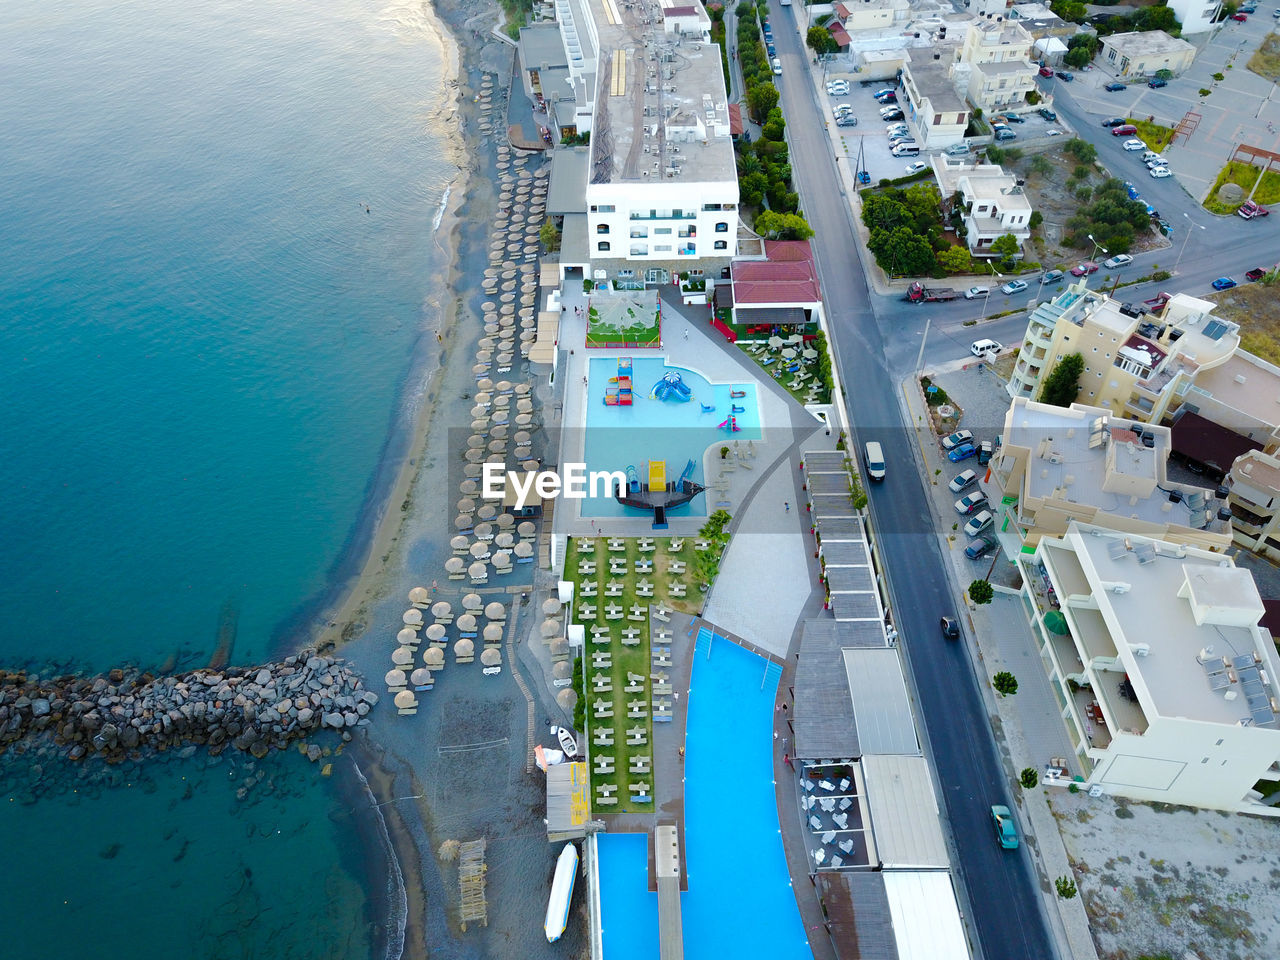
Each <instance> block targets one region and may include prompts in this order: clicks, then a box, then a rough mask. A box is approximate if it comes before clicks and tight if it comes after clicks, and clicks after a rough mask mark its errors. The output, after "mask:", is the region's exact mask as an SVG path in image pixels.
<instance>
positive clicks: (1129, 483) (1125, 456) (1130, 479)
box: [1004, 397, 1219, 529]
mask: <svg viewBox="0 0 1280 960" xmlns="http://www.w3.org/2000/svg"><path fill="white" fill-rule="evenodd" d="M1137 430H1141V431H1142V433H1141V434H1139V433H1137V432H1136V431H1137ZM1004 433H1005V443H1006V444H1007V445H1009V446H1016V447H1023V448H1025V449H1027V450H1028V451H1029V455H1028V459H1027V468H1026V475H1025V477H1024V478H1023V484H1022V492H1023V495H1024V496H1026V497H1032V498H1035V499H1039V500H1057V501H1066V502H1069V503H1079V504H1083V505H1087V506H1092V507H1096V508H1097V509H1098V510H1101V511H1102V512H1104V513H1107V514H1111V515H1113V516H1117V517H1129V518H1132V519H1135V520H1139V521H1142V522H1145V523H1154V524H1161V525H1163V524H1174V525H1178V526H1184V527H1191V528H1193V529H1205V528H1206V527H1208V528H1209V529H1213V528H1214V525H1215V524H1217V523H1218V522H1219V521H1216V520H1212V521H1206V519H1205V518H1206V511H1207V508H1206V505H1205V504H1206V500H1207V497H1206V491H1204V490H1202V489H1200V488H1197V487H1190V486H1185V485H1183V484H1177V483H1173V482H1171V481H1169V480H1168V479H1167V477H1166V475H1165V464H1166V461H1167V460H1168V457H1169V451H1170V449H1171V444H1172V441H1171V437H1170V431H1169V428H1168V427H1160V426H1150V425H1146V424H1138V423H1131V422H1129V421H1126V420H1123V419H1121V418H1118V417H1115V416H1113V415H1112V414H1111V413H1110V412H1109V411H1107V410H1104V409H1102V408H1099V407H1087V406H1084V405H1082V404H1078V403H1074V404H1072V405H1071V406H1070V407H1069V408H1064V407H1055V406H1051V405H1049V404H1044V403H1036V402H1034V401H1028V400H1026V399H1025V398H1021V397H1020V398H1018V399H1015V400H1014V401H1013V403H1012V404H1011V405H1010V407H1009V413H1008V415H1007V417H1006V419H1005V431H1004ZM1148 438H1150V440H1148ZM1148 443H1149V444H1150V445H1148ZM1170 491H1176V492H1177V493H1178V494H1179V495H1180V502H1177V503H1175V502H1173V501H1172V500H1171V499H1170Z"/></svg>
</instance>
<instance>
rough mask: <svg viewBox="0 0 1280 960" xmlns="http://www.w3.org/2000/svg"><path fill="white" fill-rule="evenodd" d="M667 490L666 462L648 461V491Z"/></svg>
mask: <svg viewBox="0 0 1280 960" xmlns="http://www.w3.org/2000/svg"><path fill="white" fill-rule="evenodd" d="M665 489H667V461H665V460H650V461H649V490H650V491H651V492H652V491H655V490H665Z"/></svg>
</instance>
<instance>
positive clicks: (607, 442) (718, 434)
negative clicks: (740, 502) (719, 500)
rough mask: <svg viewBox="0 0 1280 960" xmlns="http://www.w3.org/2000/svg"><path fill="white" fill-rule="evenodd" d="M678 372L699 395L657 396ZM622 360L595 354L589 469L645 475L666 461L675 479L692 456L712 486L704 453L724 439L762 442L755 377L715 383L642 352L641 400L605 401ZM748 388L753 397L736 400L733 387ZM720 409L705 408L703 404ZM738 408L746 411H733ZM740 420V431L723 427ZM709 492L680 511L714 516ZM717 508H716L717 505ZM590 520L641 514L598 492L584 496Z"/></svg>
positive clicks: (637, 366) (638, 367)
mask: <svg viewBox="0 0 1280 960" xmlns="http://www.w3.org/2000/svg"><path fill="white" fill-rule="evenodd" d="M671 371H676V372H678V373H679V374H680V376H681V378H682V379H683V381H684V383H685V384H686V385H687V386H688V387H689V388H690V390H691V391H692V393H693V397H692V399H690V400H689V401H688V402H685V403H680V402H676V401H673V400H667V401H663V400H658V399H651V391H652V390H653V387H654V385H655V384H657V383H658V381H659V380H661V379H662V378H663V376H665V375H666V374H667V373H669V372H671ZM617 373H618V358H617V356H610V357H594V358H592V360H591V363H590V374H589V376H590V382H589V387H588V389H589V391H590V392H589V394H588V402H587V435H586V444H585V454H584V457H583V459H584V460H585V461H586V464H587V470H588V471H593V470H623V471H625V470H626V469H627V467H628V466H634V467H635V468H636V470H637V471H638V472H639V474H640V477H641V479H642V480H643V479H644V478H645V477H646V476H647V461H649V460H666V461H667V476H668V478H669V479H674V478H675V477H677V476H679V474H680V471H681V470H683V469H684V465H685V463H686V462H688V461H689V460H690V459H692V460H693V463H694V473H693V479H695V480H697V481H698V482H699V483H705V478H704V476H703V470H702V457H703V454H705V453H706V450H707V447H709V446H711V445H712V444H716V443H720V444H727V445H729V446H732V445H733V441H734V440H737V441H739V442H740V443H743V444H745V443H746V442H747V441H748V440H757V441H758V440H759V439H760V407H759V404H758V403H757V396H756V385H755V384H754V383H752V382H750V381H747V382H737V383H714V384H713V383H711V382H709V381H708V380H707V378H706V377H704V376H702V375H701V374H699V373H695V372H694V371H692V370H690V369H688V368H687V367H679V366H668V365H667V363H666V359H665V358H664V357H635V358H633V361H632V382H633V383H634V385H635V389H634V400H633V403H632V405H631V406H630V407H609V406H605V404H604V402H603V398H604V394H605V388H606V387H609V386H611V384H610V383H609V378H610V377H614V376H617ZM733 390H742V391H744V392H745V393H746V396H744V397H740V398H733V397H730V396H729V393H730V391H733ZM704 405H706V406H710V407H714V409H713V410H710V411H703V409H702V408H703V406H704ZM733 407H742V408H743V409H742V411H741V412H738V413H734V412H733ZM731 416H733V417H736V418H737V421H738V428H739V429H738V432H736V433H731V432H729V431H728V430H727V429H721V428H720V427H719V425H720V424H722V423H724V421H725V420H727V419H728V418H729V417H731ZM706 501H707V497H706V495H703V496H699V497H695V498H694V500H693V501H692V502H691V503H689V504H687V505H685V506H683V507H678V508H676V509H674V510H671V511H669V512H670V514H671V515H672V516H676V517H679V516H706V514H707V513H708V506H707V502H706ZM711 509H715V508H714V505H712V507H711ZM582 515H583V516H584V517H621V516H631V515H639V512H638V511H635V510H632V509H631V508H628V507H624V506H622V505H621V504H619V503H618V502H617V501H616V500H614V499H613V498H612V497H607V498H606V497H593V498H588V499H586V500H584V501H583V504H582Z"/></svg>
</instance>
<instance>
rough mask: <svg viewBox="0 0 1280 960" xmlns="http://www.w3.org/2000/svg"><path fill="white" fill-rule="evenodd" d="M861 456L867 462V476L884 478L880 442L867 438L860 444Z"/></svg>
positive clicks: (873, 478) (882, 453)
mask: <svg viewBox="0 0 1280 960" xmlns="http://www.w3.org/2000/svg"><path fill="white" fill-rule="evenodd" d="M862 451H863V452H862V456H863V459H864V460H865V461H866V463H867V476H868V477H870V478H871V479H872V480H883V479H884V451H883V450H881V449H880V444H878V443H877V442H876V441H874V440H868V441H867V442H866V443H864V444H863V445H862Z"/></svg>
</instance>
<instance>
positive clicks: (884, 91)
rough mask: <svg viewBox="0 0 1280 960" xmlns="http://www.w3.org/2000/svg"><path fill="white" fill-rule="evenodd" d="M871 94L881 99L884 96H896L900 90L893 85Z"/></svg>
mask: <svg viewBox="0 0 1280 960" xmlns="http://www.w3.org/2000/svg"><path fill="white" fill-rule="evenodd" d="M871 95H872V96H873V97H875V98H876V99H877V100H879V99H881V98H883V97H896V96H897V95H898V91H897V90H895V89H893V87H881V88H880V89H879V90H877V91H876V92H875V93H873V94H871Z"/></svg>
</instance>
